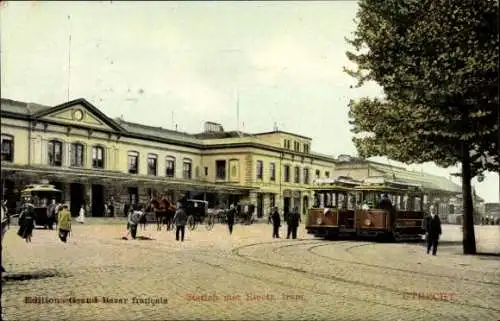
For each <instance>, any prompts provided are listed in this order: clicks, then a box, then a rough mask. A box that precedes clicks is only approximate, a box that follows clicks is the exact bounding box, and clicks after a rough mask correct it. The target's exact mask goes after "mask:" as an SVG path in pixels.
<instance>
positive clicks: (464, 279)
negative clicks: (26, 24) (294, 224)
mask: <svg viewBox="0 0 500 321" xmlns="http://www.w3.org/2000/svg"><path fill="white" fill-rule="evenodd" d="M328 245H330V244H319V245H315V246H311V247H310V248H308V249H307V252H309V253H310V254H312V255H315V256H318V257H321V258H324V259H326V260H328V261H332V262H343V263H349V264H354V265H360V266H367V267H373V268H379V269H382V270H387V271H397V272H404V273H409V274H419V275H422V276H429V277H436V278H446V279H451V280H455V281H456V280H460V281H466V282H471V283H477V284H486V285H499V286H500V283H498V282H492V281H482V280H474V279H469V278H460V279H457V278H456V277H454V276H451V275H444V274H437V273H430V272H417V271H413V270H407V269H403V268H394V267H390V266H384V265H379V264H372V263H364V262H359V261H353V260H346V259H340V258H333V257H331V256H329V255H324V254H319V253H317V252H315V251H314V249H317V248H319V247H324V246H328ZM366 245H371V244H362V245H357V246H352V247H350V248H348V249H345V252H348V253H351V252H350V250H352V249H353V248H358V247H362V246H366Z"/></svg>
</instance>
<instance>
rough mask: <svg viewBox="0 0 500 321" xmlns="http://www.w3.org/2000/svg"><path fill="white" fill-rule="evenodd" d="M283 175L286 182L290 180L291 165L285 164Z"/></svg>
mask: <svg viewBox="0 0 500 321" xmlns="http://www.w3.org/2000/svg"><path fill="white" fill-rule="evenodd" d="M283 176H284V179H285V182H290V165H285V168H284V173H283Z"/></svg>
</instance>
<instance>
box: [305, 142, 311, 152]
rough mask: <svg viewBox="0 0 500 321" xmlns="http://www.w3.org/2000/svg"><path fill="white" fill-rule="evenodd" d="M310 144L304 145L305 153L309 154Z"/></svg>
mask: <svg viewBox="0 0 500 321" xmlns="http://www.w3.org/2000/svg"><path fill="white" fill-rule="evenodd" d="M309 151H310V150H309V144H304V153H306V154H309Z"/></svg>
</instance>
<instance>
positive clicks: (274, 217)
mask: <svg viewBox="0 0 500 321" xmlns="http://www.w3.org/2000/svg"><path fill="white" fill-rule="evenodd" d="M269 220H270V221H272V222H273V238H278V239H279V238H280V226H281V217H280V213H279V212H278V208H277V207H275V208H273V213H272V214H271V216H270V217H269Z"/></svg>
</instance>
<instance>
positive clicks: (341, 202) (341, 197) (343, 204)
mask: <svg viewBox="0 0 500 321" xmlns="http://www.w3.org/2000/svg"><path fill="white" fill-rule="evenodd" d="M337 206H338V208H341V209H346V208H347V199H346V195H345V194H338V204H337Z"/></svg>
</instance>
